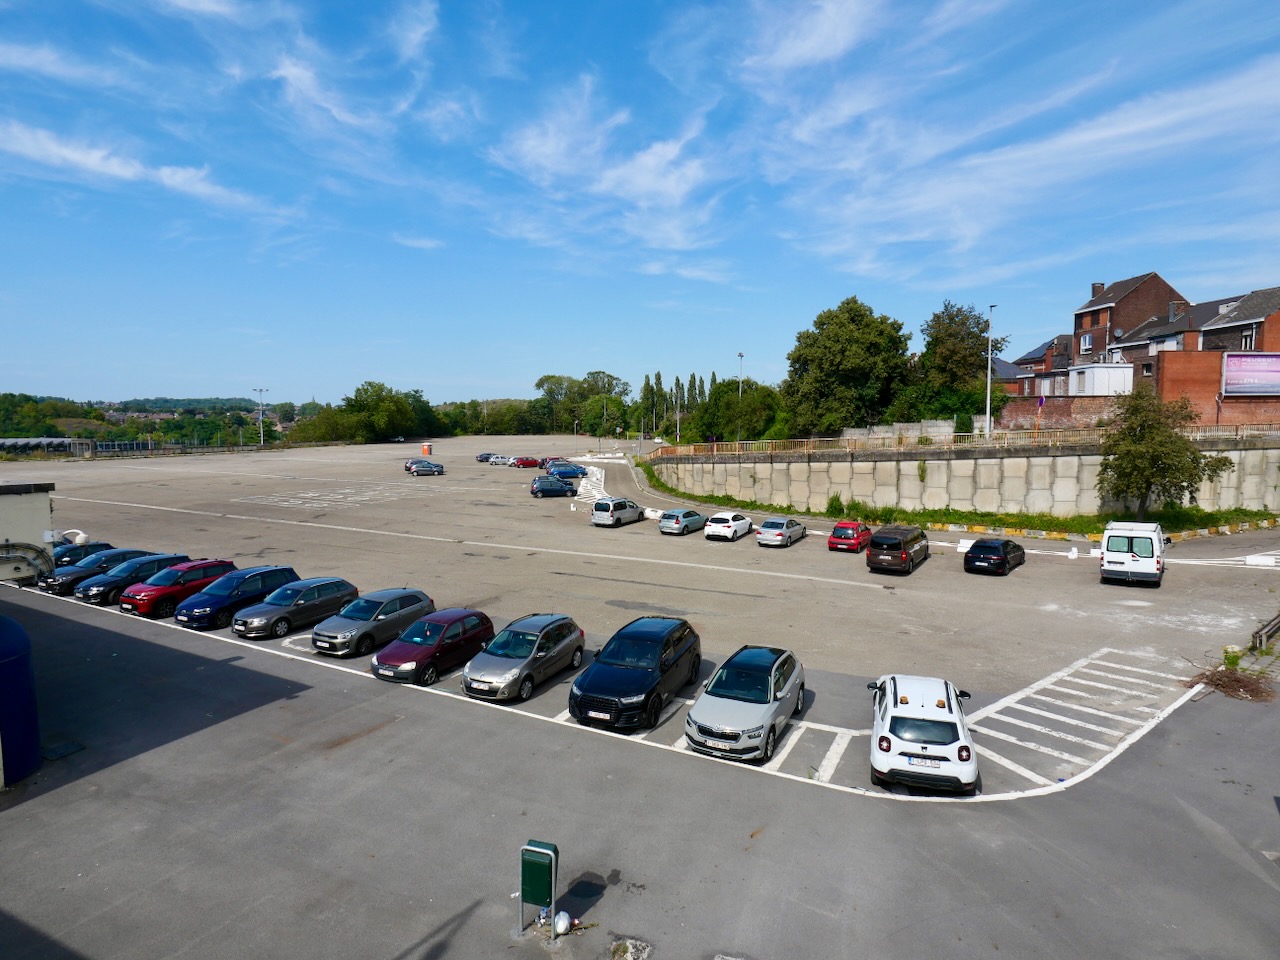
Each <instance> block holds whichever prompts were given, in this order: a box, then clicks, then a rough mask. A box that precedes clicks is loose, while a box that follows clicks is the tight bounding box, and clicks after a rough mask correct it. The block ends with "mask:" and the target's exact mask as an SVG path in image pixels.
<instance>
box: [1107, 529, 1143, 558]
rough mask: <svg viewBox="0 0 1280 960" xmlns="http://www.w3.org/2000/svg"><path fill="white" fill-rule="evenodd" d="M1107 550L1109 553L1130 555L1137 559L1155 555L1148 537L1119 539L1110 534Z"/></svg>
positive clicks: (1119, 537)
mask: <svg viewBox="0 0 1280 960" xmlns="http://www.w3.org/2000/svg"><path fill="white" fill-rule="evenodd" d="M1107 550H1108V551H1109V552H1111V553H1132V554H1133V555H1134V556H1137V557H1151V556H1154V555H1155V554H1154V552H1153V550H1152V546H1151V538H1150V537H1121V536H1116V535H1115V534H1112V535H1111V536H1109V537H1107Z"/></svg>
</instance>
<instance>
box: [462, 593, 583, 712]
mask: <svg viewBox="0 0 1280 960" xmlns="http://www.w3.org/2000/svg"><path fill="white" fill-rule="evenodd" d="M585 638H586V635H585V634H584V633H583V632H582V628H581V627H579V626H578V625H577V624H576V623H575V622H574V621H573V618H572V617H567V616H565V615H564V614H560V613H533V614H530V615H529V616H527V617H521V618H520V619H519V620H513V621H511V623H509V624H507V626H506V627H504V628H503V629H502V632H501V633H499V634H498V635H497V636H496V637H494V638H493V640H492V641H491V642H490V643H489V645H488V646H487V647H485V649H484V650H483V651H482V652H481V653H478V654H476V656H475V657H474V658H473V659H472V660H471V662H470V663H468V664H467V665H466V666H465V667H463V668H462V689H463V691H465V692H466V694H467V696H470V697H478V698H481V699H484V700H510V699H512V698H513V697H514V698H516V699H518V700H528V699H529V698H530V697H531V696H533V688H534V686H535V685H536V684H539V683H542V682H543V681H544V680H547V679H548V678H550V677H553V676H555V675H556V674H557V673H559V672H560V671H561V670H563V669H565V668H566V667H568V668H569V669H571V670H576V669H578V667H580V666H582V646H583V643H584V642H585Z"/></svg>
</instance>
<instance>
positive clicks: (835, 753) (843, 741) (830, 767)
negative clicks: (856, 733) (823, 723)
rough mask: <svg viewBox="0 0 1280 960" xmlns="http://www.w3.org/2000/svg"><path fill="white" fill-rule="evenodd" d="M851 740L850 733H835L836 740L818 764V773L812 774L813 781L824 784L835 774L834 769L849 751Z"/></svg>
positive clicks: (851, 735)
mask: <svg viewBox="0 0 1280 960" xmlns="http://www.w3.org/2000/svg"><path fill="white" fill-rule="evenodd" d="M852 740H853V734H852V733H851V732H844V733H837V734H836V738H835V740H834V741H832V743H831V746H829V747H828V748H827V753H826V756H824V757H823V758H822V763H820V764H818V771H817V773H815V774H814V776H813V778H814V779H815V780H818V781H821V782H822V783H826V782H827V781H828V780H830V779H831V777H832V776H833V775H834V774H835V772H836V767H837V766H839V765H840V760H841V758H843V757H844V752H845V751H846V750H847V749H849V744H850V743H851V742H852Z"/></svg>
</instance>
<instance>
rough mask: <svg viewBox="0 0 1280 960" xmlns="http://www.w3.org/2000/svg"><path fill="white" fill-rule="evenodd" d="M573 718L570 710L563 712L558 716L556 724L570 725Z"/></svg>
mask: <svg viewBox="0 0 1280 960" xmlns="http://www.w3.org/2000/svg"><path fill="white" fill-rule="evenodd" d="M571 716H572V714H571V713H569V711H568V710H562V711H560V712H559V713H557V714H556V723H568V722H569V718H570V717H571Z"/></svg>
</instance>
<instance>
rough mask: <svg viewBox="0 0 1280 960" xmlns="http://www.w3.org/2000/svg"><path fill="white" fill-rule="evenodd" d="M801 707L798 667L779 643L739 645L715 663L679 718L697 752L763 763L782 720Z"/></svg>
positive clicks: (773, 746) (771, 750)
mask: <svg viewBox="0 0 1280 960" xmlns="http://www.w3.org/2000/svg"><path fill="white" fill-rule="evenodd" d="M803 709H804V667H803V666H802V665H801V663H800V661H799V660H797V659H796V655H795V654H794V653H792V652H791V651H790V650H784V649H782V648H781V647H760V646H751V645H747V646H744V647H741V648H740V649H739V650H738V651H737V652H736V653H735V654H734V655H733V656H731V657H730V658H729V659H728V660H726V661H725V662H724V663H723V664H721V666H720V669H719V670H717V671H716V672H715V675H714V676H712V678H711V679H710V680H709V681H708V682H707V684H706V686H705V687H704V688H703V691H702V693H701V694H699V695H698V699H697V700H695V701H694V702H693V706H692V707H690V708H689V714H688V716H687V717H686V718H685V723H684V737H685V740H686V741H687V742H688V744H689V746H690V747H691V748H693V749H694V750H697V751H698V752H699V753H709V754H712V755H714V756H717V757H729V758H731V759H739V760H751V759H758V760H760V761H761V762H763V763H768V762H769V761H770V760H772V759H773V753H774V750H775V749H776V748H777V746H778V737H779V736H781V734H782V731H783V730H784V729H785V728H786V725H787V721H789V720H790V719H791V718H792V717H794V716H798V715H799V713H800V711H802V710H803Z"/></svg>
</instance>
